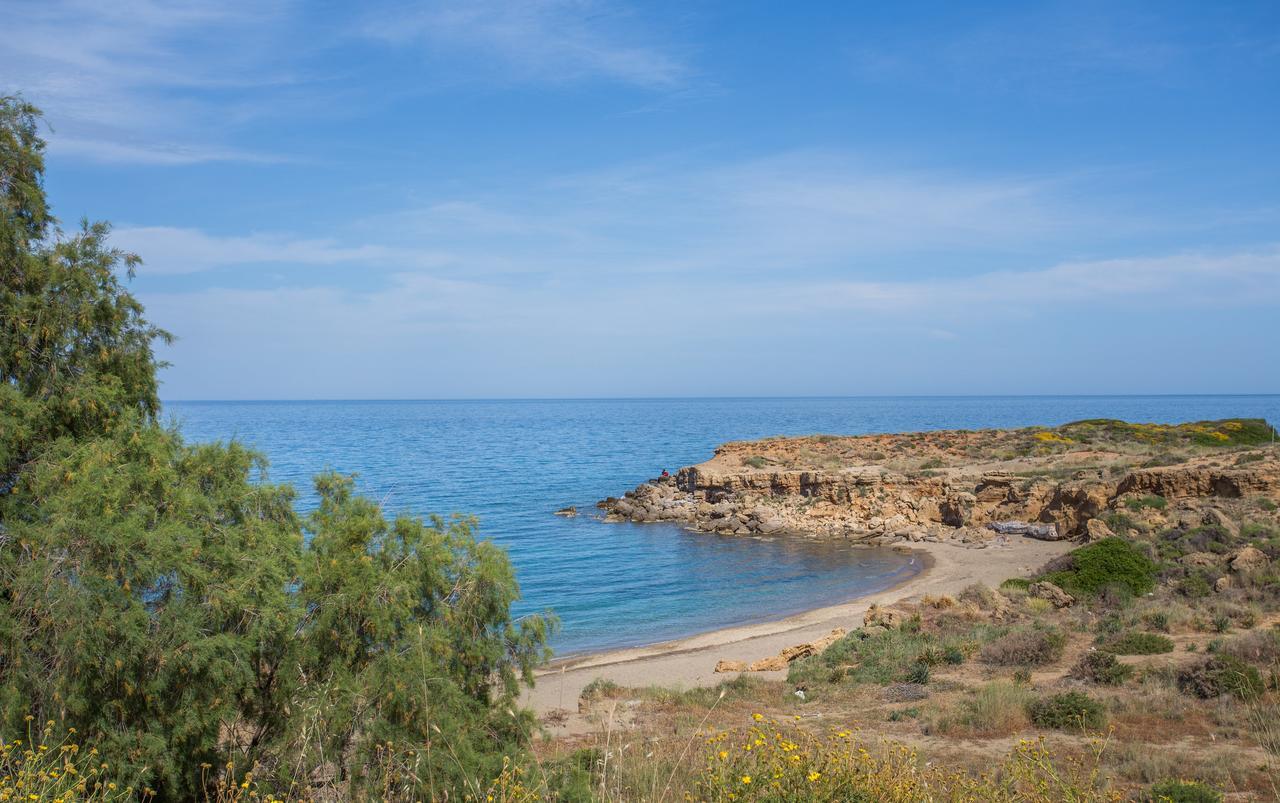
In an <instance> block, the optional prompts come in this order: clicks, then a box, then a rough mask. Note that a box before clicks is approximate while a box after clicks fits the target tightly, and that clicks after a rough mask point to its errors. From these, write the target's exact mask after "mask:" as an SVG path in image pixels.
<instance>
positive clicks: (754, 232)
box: [0, 0, 1280, 399]
mask: <svg viewBox="0 0 1280 803" xmlns="http://www.w3.org/2000/svg"><path fill="white" fill-rule="evenodd" d="M3 6H4V13H5V16H6V27H7V28H8V32H7V33H6V35H5V37H4V40H5V43H4V45H3V46H2V47H0V89H2V90H4V91H14V90H21V91H23V92H24V93H25V95H26V96H27V97H28V98H29V99H31V100H33V101H35V102H36V103H38V104H39V105H41V106H42V107H43V108H44V109H45V111H46V114H47V119H48V123H49V125H50V127H51V130H50V131H49V132H48V138H49V141H50V152H49V173H48V189H49V191H50V194H51V196H52V199H53V202H54V204H55V209H56V211H57V212H58V214H59V216H60V218H61V219H62V220H63V221H65V222H67V223H69V224H74V222H75V221H76V220H77V219H78V218H79V217H81V216H86V215H87V216H89V217H92V218H97V219H108V220H111V221H113V222H114V223H115V225H116V235H115V237H116V242H117V243H118V244H119V245H121V246H122V247H126V248H129V249H131V250H134V251H137V252H138V253H139V254H140V255H141V256H142V257H143V259H144V262H145V264H144V266H143V267H142V268H141V269H140V271H139V274H138V277H137V278H136V279H135V280H134V282H133V285H132V286H133V289H134V290H135V292H136V293H137V294H138V295H139V296H140V297H141V298H142V299H143V301H144V302H145V303H146V304H147V306H148V309H149V311H150V315H151V317H152V319H153V320H155V321H156V322H157V323H159V324H160V325H162V326H164V327H166V328H168V329H170V330H172V331H173V332H174V333H175V334H177V335H178V337H179V340H178V341H177V343H176V344H175V345H174V346H173V347H171V348H169V349H166V351H165V354H164V356H165V357H166V358H167V359H169V360H171V361H172V362H173V363H174V366H173V367H172V368H170V369H167V370H166V372H165V374H164V381H165V385H164V390H163V394H164V395H165V397H166V398H171V399H184V398H457V397H464V398H465V397H548V396H549V397H562V396H569V397H594V396H670V395H846V394H848V395H860V394H971V393H979V394H981V393H1179V392H1192V393H1195V392H1209V393H1212V392H1239V393H1258V392H1277V391H1280V353H1278V352H1280V350H1278V349H1277V346H1280V314H1278V313H1280V147H1278V146H1277V142H1280V5H1277V4H1276V3H1274V2H1258V3H1213V4H1207V3H1177V2H1152V3H1117V2H1105V3H1103V2H1100V3H1091V2H1070V3H1060V4H1055V3H1048V4H1027V3H1008V4H1000V3H986V4H980V5H979V4H968V3H877V4H872V3H857V2H833V3H818V2H814V3H806V4H781V3H770V2H744V1H743V0H738V1H737V2H724V3H717V2H688V1H686V2H671V3H666V2H655V3H643V4H642V3H635V4H627V3H623V2H611V1H610V0H598V1H597V0H573V1H567V2H566V1H561V0H537V1H535V2H514V1H509V2H495V1H492V0H472V1H471V2H397V3H377V2H373V3H362V4H344V3H300V2H278V1H276V0H257V1H256V2H244V3H237V2H208V3H204V2H179V3H156V2H142V1H140V0H120V1H119V2H115V3H99V2H88V1H87V0H86V1H85V2H68V3H62V2H23V1H22V0H4V2H3Z"/></svg>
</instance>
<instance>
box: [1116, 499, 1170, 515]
mask: <svg viewBox="0 0 1280 803" xmlns="http://www.w3.org/2000/svg"><path fill="white" fill-rule="evenodd" d="M1124 506H1125V507H1127V508H1129V509H1130V510H1132V511H1135V512H1136V511H1139V510H1148V509H1149V510H1164V509H1165V508H1166V507H1168V506H1169V501H1168V500H1167V499H1165V498H1164V497H1163V496H1140V497H1138V498H1136V499H1126V500H1125V503H1124Z"/></svg>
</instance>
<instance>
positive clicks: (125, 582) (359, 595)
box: [0, 98, 548, 800]
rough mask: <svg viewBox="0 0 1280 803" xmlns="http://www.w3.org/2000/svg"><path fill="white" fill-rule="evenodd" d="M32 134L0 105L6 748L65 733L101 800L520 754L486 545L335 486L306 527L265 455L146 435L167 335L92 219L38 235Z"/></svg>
mask: <svg viewBox="0 0 1280 803" xmlns="http://www.w3.org/2000/svg"><path fill="white" fill-rule="evenodd" d="M39 125H40V116H39V112H38V111H37V110H36V109H35V108H33V107H32V106H30V105H29V104H26V103H24V102H22V101H21V100H19V99H15V98H3V99H0V736H3V737H4V743H5V744H12V743H15V740H16V739H19V738H30V737H28V736H27V733H28V723H29V722H32V721H34V722H36V723H45V722H48V723H51V724H49V725H48V726H46V731H45V732H44V733H43V735H42V736H41V737H40V738H41V739H42V740H43V742H47V743H56V742H59V741H60V738H61V736H65V735H67V734H71V733H72V729H73V728H74V729H75V730H76V731H77V732H78V736H77V737H76V739H77V740H79V739H83V740H85V741H86V742H87V743H90V744H92V745H94V748H95V749H96V750H99V751H100V752H101V756H102V762H101V766H100V767H98V769H97V771H96V777H97V781H100V782H101V783H102V784H103V787H102V788H106V786H105V785H106V784H108V783H110V784H115V787H113V788H119V789H127V788H132V790H134V791H136V792H139V793H142V794H144V795H147V796H154V797H156V798H159V799H173V800H176V799H196V798H201V797H204V796H206V795H209V794H211V793H213V792H214V790H216V789H217V788H239V785H240V784H241V783H248V778H249V774H250V773H255V774H257V775H258V776H264V777H270V778H272V779H273V781H272V784H273V785H272V788H273V789H275V790H276V791H283V792H287V793H289V794H290V795H291V796H294V797H306V796H310V791H309V790H311V789H312V788H313V786H314V785H320V786H324V787H327V788H329V789H331V790H343V793H345V794H346V795H349V796H360V795H367V796H368V795H371V796H374V797H390V796H396V797H401V798H422V797H439V796H450V797H452V798H456V797H459V796H461V795H462V794H465V793H467V792H468V791H470V792H472V793H478V791H479V788H480V785H482V784H483V783H485V782H483V781H477V779H487V778H492V777H495V776H496V775H497V774H498V773H499V772H500V771H501V768H502V766H503V759H504V757H509V756H511V755H515V754H517V753H519V752H520V751H521V750H522V749H523V747H522V745H524V744H525V740H526V736H527V734H528V732H529V730H530V728H531V726H532V720H531V717H530V716H529V714H528V713H527V712H524V711H521V710H519V709H518V707H517V705H516V695H517V693H518V687H519V685H520V683H521V682H522V681H530V680H531V673H532V670H533V667H534V666H535V664H536V663H537V662H538V661H539V660H541V659H542V658H543V656H544V654H545V648H544V643H545V638H546V635H547V626H548V623H547V621H546V620H544V619H543V618H540V617H532V618H528V619H525V620H523V621H519V622H515V621H513V620H512V619H511V616H510V604H511V602H512V600H514V599H515V597H516V594H517V587H516V584H515V580H514V578H513V575H512V571H511V566H510V564H509V562H508V560H507V557H506V555H505V553H503V552H502V551H501V550H499V549H498V548H496V547H494V546H493V545H491V544H489V543H481V542H477V541H476V540H475V538H474V537H473V535H472V525H471V522H470V521H468V520H465V519H456V520H451V521H444V520H441V519H433V520H431V521H430V522H424V521H421V520H418V519H414V518H408V517H402V518H398V519H396V520H394V521H388V520H387V519H386V518H384V516H383V515H382V512H381V510H380V508H379V506H378V505H377V503H375V502H373V501H371V500H368V499H365V498H362V497H360V496H357V495H355V494H354V493H353V488H352V480H351V478H349V477H343V476H340V475H336V474H326V475H323V476H320V477H318V478H317V479H316V489H317V491H318V492H319V495H320V500H321V502H320V506H319V508H318V509H317V510H316V511H315V512H314V513H312V514H311V515H310V516H308V517H306V518H305V519H300V518H299V517H298V515H297V514H296V513H295V512H294V509H293V505H292V503H293V500H294V491H293V489H292V488H290V487H288V486H283V485H277V484H272V483H269V482H267V481H266V465H265V462H264V461H263V459H262V458H261V456H259V455H257V454H255V453H253V452H251V451H249V450H248V449H246V448H244V447H243V446H241V445H239V444H236V443H231V444H204V445H192V444H187V443H184V442H183V440H182V439H181V437H179V435H178V434H177V432H175V431H174V430H172V429H168V428H165V427H163V426H161V425H160V424H159V423H157V416H158V413H159V407H160V405H159V400H158V397H157V386H158V383H157V378H156V371H157V369H158V368H159V367H160V364H159V363H158V361H157V360H156V358H155V355H154V351H153V345H154V344H155V343H156V342H160V341H164V340H166V339H167V338H168V335H167V333H165V332H163V331H162V330H160V329H158V328H157V327H155V326H153V325H152V324H151V323H150V322H148V321H147V320H146V318H145V317H144V310H143V308H142V305H141V304H140V303H139V302H138V301H137V300H136V299H135V298H134V297H133V296H132V295H131V294H130V293H129V292H128V291H127V290H126V289H125V288H124V286H123V285H122V283H121V277H122V276H127V275H130V274H131V272H132V270H133V268H134V266H135V265H137V264H138V262H139V260H138V258H137V257H136V256H134V255H132V254H128V253H124V252H122V251H119V250H117V249H114V248H112V247H111V246H110V244H109V233H110V228H109V226H108V225H107V224H105V223H88V222H86V223H84V224H82V225H81V226H80V227H79V228H78V229H76V230H75V231H74V232H73V233H71V234H65V233H63V232H62V231H61V230H59V229H58V228H57V226H56V222H55V220H54V219H53V217H52V216H51V214H50V212H49V209H48V206H47V203H46V200H45V195H44V191H43V186H42V180H43V172H44V163H43V152H44V143H43V141H42V140H41V138H40V136H39ZM60 734H61V736H60ZM47 747H48V745H47V744H46V745H45V748H40V749H39V751H37V749H36V746H31V750H32V751H33V753H36V752H40V751H44V750H45V749H47ZM22 752H25V751H19V753H22ZM72 765H73V766H74V762H72ZM23 766H24V767H26V768H27V769H30V767H31V766H34V765H33V764H30V763H27V764H24V765H23ZM24 771H25V770H24ZM52 771H53V772H54V773H59V774H60V775H59V777H62V778H63V779H64V780H65V774H66V773H67V772H70V770H66V769H65V768H64V767H53V769H52ZM39 772H42V773H44V774H45V775H46V776H47V775H48V774H49V771H48V770H47V769H44V770H39ZM80 777H81V778H82V779H83V780H84V781H85V783H83V784H81V783H79V782H78V781H77V782H75V783H70V784H69V788H70V789H71V791H72V792H74V793H76V794H81V793H84V794H89V793H92V792H93V787H92V786H90V785H89V784H91V783H94V782H95V781H91V780H90V777H91V776H90V775H89V774H88V773H87V772H84V771H83V768H82V770H81V772H80ZM50 788H53V787H50ZM246 788H248V787H246ZM255 788H256V787H255ZM99 791H101V789H100V790H99ZM265 791H266V789H265V788H264V792H265ZM393 793H394V794H393Z"/></svg>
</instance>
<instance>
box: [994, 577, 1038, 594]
mask: <svg viewBox="0 0 1280 803" xmlns="http://www.w3.org/2000/svg"><path fill="white" fill-rule="evenodd" d="M1030 587H1031V581H1030V580H1028V579H1027V578H1025V577H1010V578H1009V579H1008V580H1005V581H1004V582H1003V583H1001V584H1000V590H1001V591H1026V590H1027V589H1028V588H1030Z"/></svg>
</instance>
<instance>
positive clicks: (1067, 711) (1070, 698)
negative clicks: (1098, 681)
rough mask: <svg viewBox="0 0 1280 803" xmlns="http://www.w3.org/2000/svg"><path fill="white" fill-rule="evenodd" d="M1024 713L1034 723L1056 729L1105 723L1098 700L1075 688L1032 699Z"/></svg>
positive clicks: (1097, 727)
mask: <svg viewBox="0 0 1280 803" xmlns="http://www.w3.org/2000/svg"><path fill="white" fill-rule="evenodd" d="M1027 716H1029V717H1030V718H1031V722H1032V724H1034V725H1035V726H1036V727H1040V728H1054V729H1056V730H1100V729H1102V728H1103V727H1105V726H1106V724H1107V712H1106V709H1104V708H1103V706H1102V703H1100V702H1098V701H1097V700H1095V699H1093V698H1092V697H1090V696H1089V695H1087V694H1085V693H1084V692H1079V691H1069V692H1064V693H1063V694H1054V695H1051V696H1049V697H1042V698H1040V699H1038V700H1033V701H1032V702H1031V703H1030V704H1028V706H1027Z"/></svg>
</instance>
